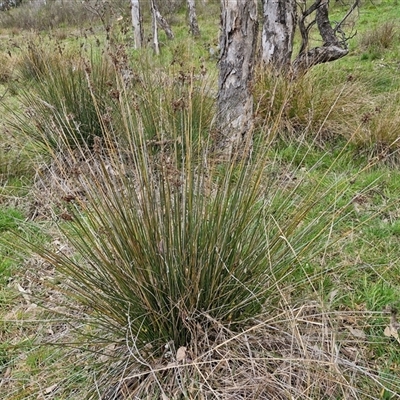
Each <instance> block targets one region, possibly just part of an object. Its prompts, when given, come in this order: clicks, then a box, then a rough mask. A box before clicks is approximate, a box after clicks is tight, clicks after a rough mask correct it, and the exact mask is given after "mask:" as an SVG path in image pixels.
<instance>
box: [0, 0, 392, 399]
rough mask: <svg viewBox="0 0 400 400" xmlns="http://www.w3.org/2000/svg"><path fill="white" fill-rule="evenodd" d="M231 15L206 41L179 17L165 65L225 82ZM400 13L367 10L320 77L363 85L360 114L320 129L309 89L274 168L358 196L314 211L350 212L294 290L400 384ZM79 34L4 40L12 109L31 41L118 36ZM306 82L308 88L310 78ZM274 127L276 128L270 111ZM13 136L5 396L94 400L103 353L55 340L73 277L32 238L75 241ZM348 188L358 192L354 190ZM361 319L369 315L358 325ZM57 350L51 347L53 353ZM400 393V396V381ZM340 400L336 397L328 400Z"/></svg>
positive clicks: (5, 218) (284, 179)
mask: <svg viewBox="0 0 400 400" xmlns="http://www.w3.org/2000/svg"><path fill="white" fill-rule="evenodd" d="M217 10H218V7H217V6H216V5H212V6H210V7H209V8H204V9H202V10H200V12H199V16H200V28H201V29H202V36H201V38H199V39H191V38H187V35H186V32H187V28H186V26H185V25H184V24H183V21H184V20H185V14H184V13H177V14H174V16H173V20H174V22H175V25H174V32H175V34H176V36H177V39H176V40H175V41H173V42H170V43H168V42H167V39H166V38H165V37H163V36H162V34H161V43H162V44H163V48H162V55H161V64H173V65H174V66H175V67H174V66H173V68H176V69H177V70H179V69H180V68H182V69H190V68H191V67H192V66H195V67H196V68H199V67H200V65H203V66H204V68H205V69H206V70H207V74H208V75H210V76H211V77H213V76H214V75H215V56H214V55H213V54H212V52H211V53H210V51H209V49H210V48H214V47H215V46H216V43H217V35H218V32H217V29H216V28H215V27H216V26H217V23H218V22H217V21H218V11H217ZM341 11H343V9H342V8H341V6H340V5H335V7H334V13H335V14H334V15H336V13H337V14H338V15H339V14H340V12H341ZM399 17H400V11H399V7H398V5H397V2H395V1H381V2H373V3H372V2H365V4H364V5H363V7H362V8H361V10H360V12H359V16H358V17H357V18H356V21H354V22H355V23H356V29H357V32H358V34H357V35H356V36H355V37H354V38H353V39H352V40H351V42H350V50H351V51H350V54H349V56H348V57H346V58H344V59H342V60H340V61H338V62H336V63H334V64H332V65H326V66H319V67H317V68H316V69H315V71H313V72H312V75H313V76H315V77H317V79H319V80H320V81H322V88H324V87H325V88H331V87H333V86H335V85H336V86H338V87H340V88H341V87H344V86H345V85H347V84H348V83H349V82H350V83H351V84H354V83H355V86H354V88H357V90H358V91H355V89H354V90H353V89H352V92H349V93H348V96H351V95H352V94H353V96H354V93H355V94H356V95H355V96H354V98H355V100H354V101H356V103H355V105H354V104H350V105H349V104H348V103H349V102H350V101H351V102H353V97H351V98H350V97H348V98H346V97H344V98H340V99H341V100H343V103H341V104H342V105H341V107H342V108H341V110H339V112H336V111H335V112H332V113H331V115H333V117H332V120H329V121H325V120H324V119H316V120H313V121H312V124H311V123H310V119H307V118H310V117H307V118H306V117H304V118H303V110H304V108H302V106H301V104H300V103H304V102H305V100H304V97H301V96H305V94H304V92H302V93H301V94H294V95H293V97H292V98H291V99H290V108H289V112H288V113H287V114H286V116H287V120H285V121H284V122H285V124H284V126H283V127H282V137H283V139H280V140H276V141H275V142H274V144H273V145H272V146H271V147H270V149H269V153H268V157H269V158H270V159H271V160H274V168H275V170H276V171H277V172H276V174H277V179H278V180H277V182H278V183H282V185H283V186H284V187H287V188H288V189H287V190H288V193H292V187H293V186H296V185H298V184H299V182H301V184H300V185H299V189H298V191H297V192H296V196H298V198H299V199H301V198H303V197H305V196H307V194H308V193H310V192H311V191H312V190H313V188H314V187H315V186H316V184H318V185H321V186H320V188H321V190H323V189H324V188H327V187H330V186H332V185H333V184H338V186H337V190H338V191H339V190H340V188H341V187H345V188H346V190H345V193H344V195H343V196H339V195H338V194H337V193H335V192H330V195H329V196H326V197H325V198H322V199H321V198H320V199H319V201H318V203H316V204H314V205H313V207H312V209H311V211H310V213H309V214H308V215H307V218H309V219H310V220H314V219H318V218H319V216H322V215H323V212H324V210H326V209H327V208H328V207H331V204H332V203H333V204H335V198H336V197H335V196H337V199H338V200H337V204H336V205H335V206H336V207H337V208H338V209H339V208H340V207H342V206H345V205H347V209H346V210H347V211H346V213H345V215H344V216H343V217H341V218H340V219H339V221H338V222H337V223H335V225H334V230H332V231H331V232H330V234H329V235H330V237H331V238H332V239H337V242H335V244H334V245H333V246H331V247H329V248H327V249H326V251H325V252H322V253H320V254H318V256H317V257H315V258H314V259H310V260H308V261H307V263H305V264H303V266H302V268H301V269H299V271H298V274H297V273H296V274H294V276H293V278H292V279H293V280H294V281H295V282H296V286H295V289H296V291H294V292H293V293H291V300H292V301H293V303H294V304H299V302H300V300H301V299H302V298H307V299H308V300H309V303H308V304H311V303H312V301H318V303H319V304H323V305H324V307H325V309H326V310H327V311H329V312H333V313H341V314H340V315H342V317H340V318H339V322H338V326H336V327H335V332H337V334H338V335H339V336H340V334H344V332H345V333H346V334H348V335H349V336H350V337H351V338H352V339H353V343H352V342H351V340H350V341H349V343H347V345H346V346H347V348H348V351H349V352H351V351H353V352H360V354H362V356H363V357H365V355H367V356H368V363H369V368H374V369H375V370H376V374H375V375H374V376H375V377H379V376H382V375H383V374H384V373H392V374H393V376H396V375H397V376H399V375H400V370H399V369H400V367H399V365H400V342H399V341H398V340H396V338H395V337H394V336H392V337H387V336H385V334H384V330H385V327H387V326H388V325H389V321H390V312H389V308H392V309H394V308H396V307H397V306H399V305H400V304H399V302H400V260H399V257H400V255H399V252H398V249H399V245H400V222H399V218H400V205H399V202H398V197H399V190H400V171H399V168H398V158H397V157H396V155H397V151H398V148H397V146H391V145H392V143H393V142H394V141H395V140H396V139H397V137H398V136H399V134H400V130H399V129H400V128H399V127H400V124H399V122H400V116H399V113H398V111H396V110H395V109H396V107H397V105H398V104H399V101H398V94H397V92H398V88H399V83H400V80H399V79H400V78H399V73H398V72H399V64H398V59H399V57H398V56H399V52H400V22H399ZM126 18H127V16H126ZM0 21H1V19H0ZM212 21H214V22H213V23H212ZM124 24H125V25H124ZM126 25H127V24H126V23H125V22H117V21H114V24H113V31H112V32H113V33H114V34H115V36H116V38H117V39H118V40H119V41H121V42H124V41H125V42H126V41H128V37H129V35H128V34H125V33H124V32H125V31H124V29H125V28H126ZM61 31H62V35H61V33H60V32H61ZM74 31H75V28H71V29H69V28H65V27H62V28H61V29H60V30H58V29H53V30H52V31H51V32H50V34H49V32H48V31H47V32H42V33H40V35H39V34H32V33H27V32H25V31H21V30H17V29H16V28H15V27H14V28H12V27H9V28H7V29H5V28H2V31H1V34H2V36H3V37H7V38H9V42H8V44H7V45H2V49H1V50H2V55H1V57H3V58H4V60H7V61H6V62H5V63H3V64H2V66H1V67H0V68H4V70H5V72H2V71H1V70H0V82H1V86H0V95H1V94H3V99H2V103H3V107H6V110H7V111H5V113H7V112H11V111H10V110H12V109H15V108H16V107H18V103H17V101H18V99H19V96H20V94H21V91H22V90H23V89H21V88H20V87H19V85H18V79H22V78H20V77H18V76H17V75H16V72H15V71H16V70H14V72H13V68H14V66H16V65H19V69H18V71H21V70H22V71H27V70H28V69H27V68H25V69H24V68H21V60H23V57H24V54H26V52H25V50H26V49H25V48H24V45H23V44H22V42H26V40H27V38H29V40H33V41H43V42H45V43H46V45H48V43H51V44H52V46H54V48H55V49H56V48H57V46H59V44H60V43H61V44H62V46H64V47H65V48H66V49H72V50H75V49H77V48H79V47H80V44H81V43H83V44H84V45H85V46H86V45H88V43H95V42H96V40H97V39H99V40H101V41H103V40H104V35H103V31H102V30H101V24H100V23H99V24H98V30H97V32H98V33H97V34H96V33H95V34H92V33H90V32H88V33H86V34H87V36H88V39H87V40H86V39H82V38H81V37H79V38H78V37H77V35H76V34H75V33H73V32H74ZM38 36H40V37H41V38H38ZM60 38H61V41H60ZM88 47H89V46H88ZM72 50H71V51H72ZM8 51H11V53H12V56H11V57H9V56H8V55H7V52H8ZM135 57H137V56H136V55H134V56H133V58H135ZM10 60H11V61H10ZM25 60H26V59H25ZM7 66H8V67H7ZM10 71H11V72H10ZM318 77H319V78H318ZM320 77H325V78H324V79H322V78H320ZM306 79H314V78H308V77H307V78H306ZM275 84H276V83H274V85H275ZM304 85H305V86H304V87H306V88H307V87H308V86H307V85H308V84H307V82H306V83H304ZM321 90H324V89H321ZM313 94H315V92H313ZM295 96H299V97H295ZM333 96H334V95H333ZM359 96H361V97H362V99H360V98H359ZM349 98H350V100H349ZM338 99H339V95H338ZM388 99H389V100H388ZM334 100H335V98H330V99H326V100H325V103H326V104H325V105H324V107H325V108H323V109H322V111H319V112H320V113H321V114H325V115H327V114H329V110H330V109H331V108H332V103H333V102H334ZM346 100H347V102H346ZM364 100H366V101H364ZM284 101H285V100H282V102H284ZM363 101H364V102H363ZM260 102H261V101H260ZM296 103H299V106H296ZM293 104H294V105H293ZM393 105H395V107H394V108H393V112H391V109H390V107H391V106H393ZM279 107H282V104H281V105H280V106H279ZM315 107H317V105H315ZM346 107H347V108H346ZM344 109H346V110H347V109H349V110H350V111H346V112H345V111H343V110H344ZM360 109H361V112H360ZM304 112H305V111H304ZM341 112H343V113H344V115H345V116H346V118H353V119H354V121H352V122H353V124H349V127H348V128H347V130H346V127H345V125H344V124H343V121H342V120H341V119H342V118H343V117H342V116H341ZM300 114H301V115H300ZM260 118H261V119H263V118H266V121H267V122H269V121H268V118H267V117H265V115H264V114H263V115H262V116H261V117H260ZM389 120H390V121H389ZM393 121H394V123H393ZM264 122H265V120H263V123H264ZM261 126H262V124H261ZM299 126H301V127H302V128H301V129H299ZM304 127H307V129H304ZM310 127H311V128H310ZM322 128H323V129H322ZM325 128H326V129H325ZM303 129H304V131H305V132H306V134H305V135H304V136H302V137H299V136H298V132H299V131H301V132H303ZM321 133H323V135H321ZM0 135H1V136H0V235H1V236H2V238H5V237H7V238H12V239H11V244H10V245H8V246H6V245H1V247H0V323H1V325H0V392H3V393H5V397H4V398H5V399H9V400H11V399H12V400H16V399H29V398H32V399H33V398H53V399H74V398H81V397H76V396H83V394H82V392H85V387H86V388H87V392H89V394H90V391H91V388H93V387H94V386H95V383H96V382H93V381H92V378H93V376H94V371H95V369H96V366H95V365H96V357H94V358H93V357H92V356H91V355H87V354H86V353H83V352H82V351H81V350H80V349H78V350H72V351H71V350H69V349H68V348H67V347H61V348H60V347H54V346H53V345H54V343H55V342H61V341H68V340H69V339H70V337H69V336H68V335H69V333H70V331H69V327H68V326H67V323H66V322H65V321H63V320H62V319H61V320H57V319H55V317H54V314H53V315H52V314H48V312H47V311H46V310H45V311H43V309H42V308H41V307H40V306H41V305H44V306H45V308H46V307H52V306H53V304H54V298H57V296H62V294H60V293H58V292H57V290H56V289H54V287H55V286H56V287H57V284H58V282H57V280H58V279H59V275H58V274H57V273H56V272H55V271H54V268H53V267H52V266H51V265H49V264H47V263H45V262H44V261H43V260H42V259H40V258H38V257H35V256H27V255H26V254H25V253H24V251H23V249H24V247H26V245H25V242H24V240H28V241H29V242H31V243H32V242H33V243H38V244H41V243H45V246H47V247H49V248H51V249H56V250H57V249H59V248H60V247H61V248H62V246H63V245H64V244H63V240H62V237H61V234H60V233H59V231H58V229H57V227H56V225H57V224H55V223H54V222H59V220H58V221H54V219H53V218H51V217H50V216H49V215H48V214H47V218H40V213H39V214H38V212H37V209H38V208H40V204H38V203H37V198H35V197H34V196H33V192H32V190H31V189H32V183H33V181H34V178H35V169H34V168H33V166H32V163H31V160H32V158H33V156H32V153H31V152H30V150H31V149H30V147H29V144H27V147H26V148H21V147H20V142H16V141H15V140H14V139H11V136H10V135H8V132H7V131H6V130H4V129H2V132H1V134H0ZM310 138H311V139H310ZM348 141H349V142H348ZM336 158H337V160H336V161H334V160H335V159H336ZM342 181H343V182H347V183H348V186H346V185H345V186H341V183H340V182H342ZM343 185H344V184H343ZM293 207H295V202H293ZM57 216H58V217H59V216H60V214H58V215H57ZM321 218H322V217H321ZM305 222H306V221H305ZM62 224H63V222H61V225H62ZM43 231H45V232H46V235H45V234H44V233H43ZM14 234H16V235H14ZM9 242H10V240H9ZM311 276H313V277H315V276H317V277H318V278H317V279H313V282H312V287H310V284H309V280H308V277H311ZM54 283H55V284H54ZM47 300H48V303H46V301H47ZM353 313H355V314H356V315H357V313H359V314H360V315H364V317H363V318H355V317H354V316H353ZM346 315H347V317H346ZM304 318H306V317H304ZM299 324H300V322H299ZM46 342H48V343H50V344H51V345H48V346H46V345H43V343H46ZM103 356H104V355H103ZM103 356H102V357H103ZM355 358H357V357H355ZM82 359H83V360H84V362H82ZM77 360H80V361H79V362H78V361H77ZM366 384H367V383H366ZM392 384H393V385H394V386H395V387H397V388H399V387H400V384H399V383H398V382H392ZM374 390H376V389H374ZM77 393H79V394H77ZM92 395H93V393H92ZM94 396H95V395H94ZM160 396H161V395H160ZM190 396H191V395H190V393H189V394H188V395H187V396H186V398H194V395H193V396H192V397H190ZM82 398H83V397H82ZM96 398H97V397H96ZM321 398H322V397H321ZM327 398H330V397H328V395H327ZM348 398H351V397H348ZM359 398H367V397H363V396H360V397H359ZM370 398H376V399H378V398H380V399H392V398H398V395H397V394H396V390H394V391H393V392H392V393H390V391H385V390H384V389H382V390H381V391H377V392H373V393H370Z"/></svg>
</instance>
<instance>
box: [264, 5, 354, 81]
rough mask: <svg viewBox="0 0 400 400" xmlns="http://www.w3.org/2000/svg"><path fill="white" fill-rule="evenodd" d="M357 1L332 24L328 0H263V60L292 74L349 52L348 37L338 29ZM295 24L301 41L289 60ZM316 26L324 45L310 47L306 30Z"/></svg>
mask: <svg viewBox="0 0 400 400" xmlns="http://www.w3.org/2000/svg"><path fill="white" fill-rule="evenodd" d="M359 2H360V0H354V1H353V4H352V6H351V7H350V8H349V11H348V13H347V14H346V15H345V17H344V18H343V20H342V21H341V22H340V23H338V24H336V26H335V27H332V25H331V23H330V21H329V0H314V1H313V2H311V4H310V2H306V1H302V2H299V1H296V0H285V1H281V0H262V4H263V29H262V37H261V44H262V60H263V62H264V63H265V64H267V65H269V66H271V67H273V68H274V69H276V70H277V71H279V72H282V73H286V72H288V71H290V70H291V72H292V73H293V74H294V76H298V75H301V74H303V73H305V72H306V71H307V70H308V69H309V68H311V67H312V66H314V65H316V64H321V63H325V62H330V61H334V60H337V59H339V58H341V57H343V56H345V55H346V54H347V53H348V50H347V40H348V38H346V36H345V35H344V34H343V32H342V31H341V25H342V24H343V22H344V21H345V20H346V19H347V18H348V16H349V15H350V14H351V13H352V12H353V11H354V9H355V8H356V7H357V6H358V5H359ZM313 15H314V18H313V19H312V16H313ZM310 19H311V21H309V20H310ZM297 26H298V28H299V31H300V34H301V38H302V43H301V47H300V51H299V53H298V55H297V57H296V58H295V60H294V61H293V62H292V52H293V37H294V34H295V30H296V28H297ZM315 26H316V27H317V29H318V33H319V35H320V37H321V39H322V42H323V45H322V46H319V47H314V48H311V49H310V48H309V34H310V30H311V29H312V28H313V27H315Z"/></svg>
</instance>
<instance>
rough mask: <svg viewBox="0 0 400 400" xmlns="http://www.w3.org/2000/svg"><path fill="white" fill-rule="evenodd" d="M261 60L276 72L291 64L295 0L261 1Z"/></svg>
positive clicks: (294, 27)
mask: <svg viewBox="0 0 400 400" xmlns="http://www.w3.org/2000/svg"><path fill="white" fill-rule="evenodd" d="M262 4H263V28H262V35H261V46H262V60H263V62H264V63H266V64H268V65H271V66H272V67H273V68H274V69H276V70H278V71H282V70H287V69H288V68H289V67H290V64H291V57H292V51H293V38H294V33H295V29H296V17H297V5H296V0H285V1H282V0H262Z"/></svg>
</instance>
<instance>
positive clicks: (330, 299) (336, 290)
mask: <svg viewBox="0 0 400 400" xmlns="http://www.w3.org/2000/svg"><path fill="white" fill-rule="evenodd" d="M338 293H339V289H335V290H332V292H330V293H329V303H333V300H334V298H335V297H336V295H337V294H338Z"/></svg>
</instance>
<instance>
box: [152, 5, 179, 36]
mask: <svg viewBox="0 0 400 400" xmlns="http://www.w3.org/2000/svg"><path fill="white" fill-rule="evenodd" d="M153 7H154V12H155V15H156V19H157V22H158V24H159V25H160V27H161V29H162V30H163V31H164V32H165V34H166V35H167V38H168V39H170V40H172V39H173V38H174V33H173V32H172V29H171V27H170V26H169V23H168V21H167V20H166V19H165V18H164V17H163V16H162V14H161V13H160V11H159V10H158V7H157V5H156V3H155V1H153Z"/></svg>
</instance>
